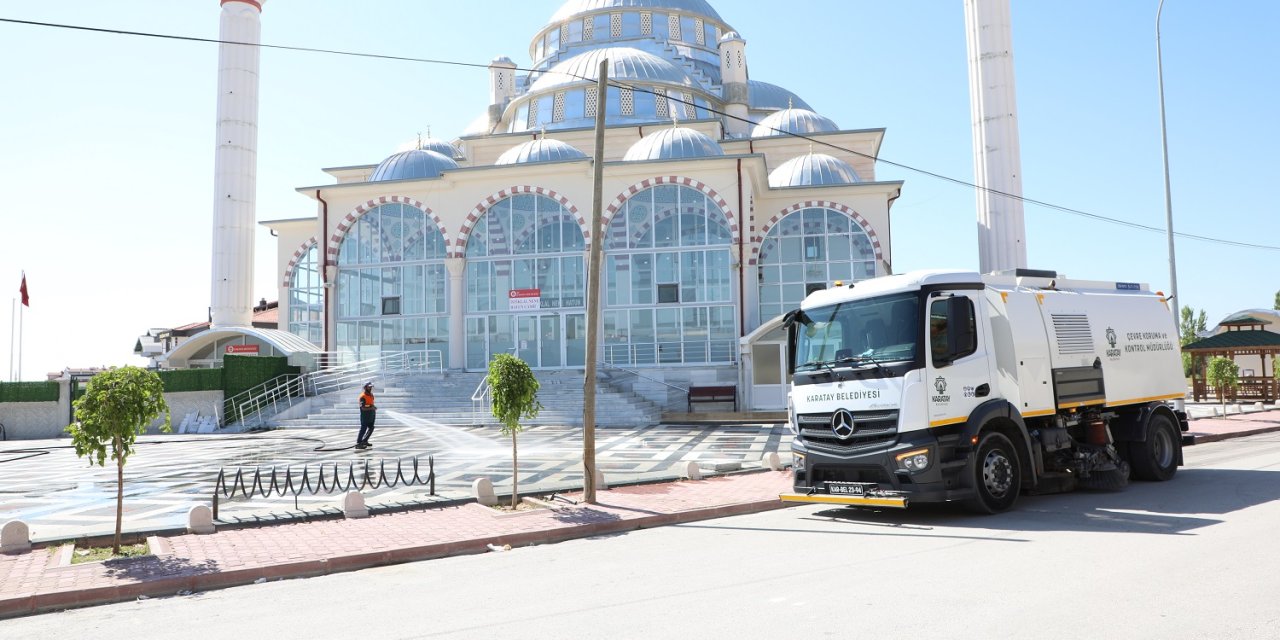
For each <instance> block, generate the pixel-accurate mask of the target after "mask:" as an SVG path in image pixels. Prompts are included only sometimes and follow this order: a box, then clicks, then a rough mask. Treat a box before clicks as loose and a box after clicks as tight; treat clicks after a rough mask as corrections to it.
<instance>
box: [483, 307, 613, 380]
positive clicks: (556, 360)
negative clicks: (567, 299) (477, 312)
mask: <svg viewBox="0 0 1280 640" xmlns="http://www.w3.org/2000/svg"><path fill="white" fill-rule="evenodd" d="M586 326H587V324H586V317H585V316H584V314H582V313H581V312H564V311H561V312H553V313H530V314H519V315H490V316H487V317H472V318H468V319H467V351H468V354H467V368H469V369H483V368H484V367H486V366H487V365H488V362H489V360H491V359H493V356H494V355H497V354H499V353H514V354H515V355H516V356H518V357H519V358H520V359H521V360H524V361H525V362H526V363H528V365H529V366H530V367H531V368H534V369H563V368H567V367H581V366H583V365H584V363H585V362H586V352H587V331H586ZM481 353H483V354H484V355H483V360H481V359H480V358H478V357H477V356H479V355H480V354H481Z"/></svg>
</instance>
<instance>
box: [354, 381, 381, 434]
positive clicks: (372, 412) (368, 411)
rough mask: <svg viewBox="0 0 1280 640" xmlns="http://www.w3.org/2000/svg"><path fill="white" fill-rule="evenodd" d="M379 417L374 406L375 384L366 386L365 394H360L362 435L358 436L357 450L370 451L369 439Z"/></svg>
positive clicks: (370, 383)
mask: <svg viewBox="0 0 1280 640" xmlns="http://www.w3.org/2000/svg"><path fill="white" fill-rule="evenodd" d="M377 417H378V407H376V406H374V404H373V383H372V382H366V383H365V384H364V393H362V394H360V433H359V434H358V435H357V436H356V448H357V449H368V448H369V447H372V446H373V445H371V444H369V437H370V436H372V435H373V421H374V419H375V418H377Z"/></svg>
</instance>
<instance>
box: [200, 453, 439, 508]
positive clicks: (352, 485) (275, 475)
mask: <svg viewBox="0 0 1280 640" xmlns="http://www.w3.org/2000/svg"><path fill="white" fill-rule="evenodd" d="M405 462H406V461H405V460H404V459H402V458H396V460H395V468H394V469H393V470H392V472H390V473H389V472H388V471H387V460H386V459H385V458H383V459H380V460H379V461H378V464H377V466H376V467H374V466H371V465H370V464H369V461H368V460H364V461H359V462H350V463H347V466H346V472H345V474H344V473H343V471H342V467H341V464H340V463H338V462H332V463H329V462H325V463H321V464H320V465H318V466H317V467H312V466H311V465H304V466H303V467H302V472H301V473H300V474H299V473H297V470H296V469H295V468H293V467H285V469H284V473H283V474H281V473H280V472H279V470H278V469H277V468H276V467H271V470H270V472H269V473H264V472H263V470H262V468H261V467H254V469H253V475H252V478H247V477H246V474H245V469H244V467H240V468H237V469H236V472H235V475H234V476H231V477H230V479H228V477H227V470H226V469H219V470H218V479H217V480H216V481H214V484H213V519H214V520H217V519H218V502H219V501H220V500H221V499H224V498H225V499H228V500H230V499H232V498H235V497H236V496H239V497H241V498H244V499H246V500H247V499H251V498H254V497H259V498H270V497H272V496H280V497H282V498H283V497H287V496H293V499H294V506H295V507H297V500H298V496H300V495H302V494H303V493H304V492H305V493H307V494H310V495H313V496H314V495H320V494H328V493H346V492H347V491H365V490H373V489H381V488H384V487H385V488H388V489H393V488H395V487H398V486H405V487H409V486H415V485H417V486H427V487H429V494H430V495H432V496H434V495H436V463H435V457H434V456H428V457H427V470H426V471H427V474H426V475H425V476H424V475H422V474H421V473H420V472H419V462H418V458H417V457H416V456H415V457H413V458H409V462H411V463H412V464H410V465H409V468H408V469H406V468H405V467H406V465H405ZM326 470H328V472H327V473H326Z"/></svg>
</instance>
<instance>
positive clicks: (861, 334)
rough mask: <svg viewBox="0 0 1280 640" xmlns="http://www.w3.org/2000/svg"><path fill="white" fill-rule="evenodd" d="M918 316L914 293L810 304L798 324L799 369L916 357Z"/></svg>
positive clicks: (885, 361) (796, 330)
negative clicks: (812, 306)
mask: <svg viewBox="0 0 1280 640" xmlns="http://www.w3.org/2000/svg"><path fill="white" fill-rule="evenodd" d="M919 317H920V302H919V299H918V298H917V296H916V294H915V293H900V294H894V295H889V296H883V297H879V298H868V299H865V300H854V301H850V302H842V303H840V304H836V305H832V306H829V307H818V308H816V309H807V310H805V312H804V313H803V314H798V317H797V323H798V326H796V327H795V333H794V335H795V340H796V351H795V354H796V362H795V370H796V371H810V370H813V369H818V368H822V367H827V366H832V365H845V366H850V365H852V366H858V365H861V364H867V365H879V364H883V363H887V362H899V361H902V360H914V359H915V357H916V348H917V343H918V342H919V339H920V338H919V336H920V331H919V329H918V326H919Z"/></svg>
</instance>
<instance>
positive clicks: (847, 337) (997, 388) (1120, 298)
mask: <svg viewBox="0 0 1280 640" xmlns="http://www.w3.org/2000/svg"><path fill="white" fill-rule="evenodd" d="M786 326H787V330H788V358H789V363H790V367H791V371H792V386H791V389H790V391H789V396H788V413H789V422H790V426H791V428H792V430H793V432H794V436H795V437H794V439H793V443H792V453H793V459H794V471H795V486H794V492H793V493H791V494H785V495H784V496H782V497H783V499H784V500H788V501H794V502H815V503H835V504H848V505H863V506H887V507H906V506H907V505H908V503H909V502H952V501H956V502H962V503H964V504H966V505H967V506H969V507H971V508H973V509H974V510H976V511H980V512H985V513H994V512H998V511H1003V510H1005V509H1008V508H1010V507H1012V506H1013V504H1014V503H1015V502H1016V500H1017V498H1018V495H1019V494H1020V493H1021V492H1023V491H1024V490H1038V491H1060V490H1067V489H1070V488H1072V487H1075V486H1078V485H1082V484H1083V485H1085V486H1093V487H1100V488H1119V487H1122V486H1124V484H1126V483H1127V482H1128V479H1129V477H1130V475H1131V473H1136V475H1138V476H1139V477H1150V478H1152V479H1167V478H1168V477H1171V476H1172V472H1173V470H1176V467H1177V466H1178V465H1179V464H1181V438H1180V436H1179V433H1178V429H1179V427H1181V428H1182V430H1185V415H1181V414H1179V413H1178V412H1177V411H1176V410H1175V409H1174V408H1173V407H1171V406H1169V405H1168V404H1166V403H1167V401H1169V400H1174V399H1178V398H1181V397H1182V396H1183V394H1184V392H1185V382H1184V380H1183V379H1182V377H1181V359H1180V357H1179V356H1178V350H1177V347H1176V344H1177V339H1176V334H1175V333H1174V329H1173V324H1172V315H1171V314H1170V313H1169V311H1168V308H1167V304H1166V302H1165V301H1164V300H1163V297H1162V296H1159V295H1157V294H1154V293H1151V292H1149V291H1146V288H1145V287H1144V286H1142V285H1138V284H1129V283H1116V282H1093V281H1069V280H1066V279H1064V278H1059V277H1057V275H1056V274H1054V273H1052V272H1038V271H1037V272H1029V271H1020V272H1016V273H1014V274H1006V275H986V276H983V275H979V274H977V273H973V272H964V271H922V272H913V273H908V274H903V275H897V276H886V277H882V278H875V279H871V280H864V281H860V282H857V283H856V284H850V285H847V284H844V283H836V284H835V285H834V286H832V287H829V288H828V289H826V290H822V291H816V292H814V293H812V294H810V295H809V296H808V297H807V298H806V299H805V300H804V302H803V303H802V304H801V307H800V308H799V309H796V310H794V311H792V312H791V313H789V314H788V316H787V318H786ZM1120 336H1124V337H1125V338H1121V337H1120ZM1122 342H1123V343H1124V344H1123V345H1121V344H1120V343H1122ZM1117 346H1120V347H1121V348H1120V349H1117ZM1125 349H1127V350H1128V351H1127V352H1125V351H1124V350H1125ZM1118 351H1119V352H1120V353H1117V352H1118ZM1126 356H1127V357H1126ZM1153 425H1154V427H1153Z"/></svg>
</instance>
